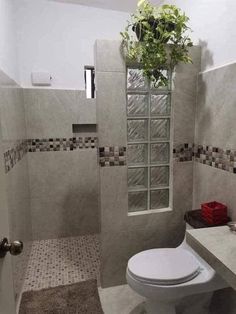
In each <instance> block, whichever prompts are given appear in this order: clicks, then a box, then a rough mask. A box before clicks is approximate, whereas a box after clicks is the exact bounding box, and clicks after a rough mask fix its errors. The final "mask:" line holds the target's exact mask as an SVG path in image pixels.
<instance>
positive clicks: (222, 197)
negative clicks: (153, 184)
mask: <svg viewBox="0 0 236 314" xmlns="http://www.w3.org/2000/svg"><path fill="white" fill-rule="evenodd" d="M235 73H236V63H234V64H230V65H227V66H224V67H221V68H218V69H215V70H212V71H208V72H205V73H203V74H200V75H199V82H198V84H199V85H198V95H197V99H198V101H197V110H196V122H195V124H196V130H195V143H196V153H197V155H196V157H195V160H196V162H195V163H194V185H193V207H194V208H199V206H200V204H201V203H203V202H208V201H212V200H216V201H219V202H222V203H224V204H226V205H227V206H228V208H229V215H230V217H231V218H232V220H235V219H236V193H235V186H236V175H235V156H236V154H235V150H236V132H235V121H236V108H235V103H236V92H235V84H236V76H235ZM219 245H220V244H219ZM235 300H236V293H235V291H234V290H233V289H232V288H228V289H223V290H219V291H217V292H215V293H214V297H213V301H212V307H213V308H214V311H213V312H214V313H223V312H225V313H226V312H227V313H234V312H235ZM213 312H212V313H213Z"/></svg>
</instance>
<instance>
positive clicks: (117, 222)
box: [95, 40, 200, 287]
mask: <svg viewBox="0 0 236 314" xmlns="http://www.w3.org/2000/svg"><path fill="white" fill-rule="evenodd" d="M191 54H192V56H193V61H194V63H193V65H186V66H185V65H182V66H180V67H178V68H177V69H176V75H175V79H174V92H173V95H172V106H173V119H174V130H173V138H174V148H176V152H175V153H176V156H175V157H176V158H179V161H180V158H186V160H185V162H178V163H174V165H173V196H172V199H173V211H166V212H162V213H149V214H144V215H132V216H128V215H127V213H128V187H127V167H126V166H124V165H123V164H122V165H120V166H116V167H110V164H109V167H103V166H104V162H105V165H106V162H107V165H108V163H110V159H109V156H110V148H113V147H127V130H126V129H127V128H126V95H125V90H126V74H125V72H126V69H125V64H124V62H123V59H122V56H121V55H120V42H119V41H103V40H99V41H97V43H96V47H95V63H96V70H97V72H96V80H97V82H96V84H97V122H98V137H99V143H100V144H99V145H100V146H101V147H103V148H104V151H102V154H103V155H104V156H103V155H102V156H101V152H100V158H103V159H102V162H103V163H102V164H101V167H100V168H99V171H100V180H99V181H100V187H99V190H100V208H101V242H102V257H101V259H102V260H101V264H102V265H101V281H102V286H103V287H106V286H112V285H117V284H121V283H124V282H125V269H126V265H127V260H128V258H129V257H130V256H132V255H133V254H135V253H137V252H138V251H141V250H144V249H148V248H153V247H163V246H165V247H167V246H175V245H177V244H179V243H180V242H181V240H182V239H183V236H184V224H183V214H184V212H185V211H186V210H188V209H191V208H192V182H193V163H192V162H191V158H190V155H191V152H192V148H190V147H189V146H188V147H185V146H184V145H183V143H189V144H190V143H193V142H194V112H195V101H196V82H197V74H198V72H199V68H200V49H199V48H198V47H194V48H193V49H192V50H191ZM109 56H111V57H109ZM189 122H190V123H189ZM180 144H181V145H180ZM179 145H180V146H179ZM190 146H191V145H190ZM182 148H183V149H184V151H182ZM105 149H106V153H105ZM117 152H118V150H117ZM106 154H107V156H106ZM112 154H113V150H112ZM177 154H178V155H177ZM108 155H109V156H108ZM186 156H187V157H186ZM111 157H112V158H113V155H112V156H111ZM122 157H123V156H122ZM106 158H107V160H106ZM189 159H190V161H188V160H189ZM100 161H101V159H100ZM181 161H182V160H181Z"/></svg>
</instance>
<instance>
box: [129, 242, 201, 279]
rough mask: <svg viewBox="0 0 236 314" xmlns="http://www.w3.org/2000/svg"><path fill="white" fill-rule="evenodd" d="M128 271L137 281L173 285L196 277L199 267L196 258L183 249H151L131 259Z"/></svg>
mask: <svg viewBox="0 0 236 314" xmlns="http://www.w3.org/2000/svg"><path fill="white" fill-rule="evenodd" d="M128 271H129V272H130V274H131V275H132V276H133V277H134V278H136V279H137V280H139V281H143V282H146V283H152V284H159V285H175V284H180V283H183V282H186V281H189V280H192V279H193V278H194V277H196V276H197V275H198V274H199V272H200V265H199V263H198V260H197V259H196V257H195V256H194V255H193V254H192V253H191V252H189V251H187V250H185V249H181V248H176V249H166V248H165V249H152V250H147V251H143V252H140V253H138V254H136V255H134V256H133V257H131V258H130V260H129V262H128Z"/></svg>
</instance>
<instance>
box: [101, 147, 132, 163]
mask: <svg viewBox="0 0 236 314" xmlns="http://www.w3.org/2000/svg"><path fill="white" fill-rule="evenodd" d="M99 164H100V166H101V167H107V166H125V165H126V147H125V146H111V147H99Z"/></svg>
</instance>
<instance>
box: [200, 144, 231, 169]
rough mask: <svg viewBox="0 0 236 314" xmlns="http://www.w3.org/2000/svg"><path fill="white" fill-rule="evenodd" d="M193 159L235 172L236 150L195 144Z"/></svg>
mask: <svg viewBox="0 0 236 314" xmlns="http://www.w3.org/2000/svg"><path fill="white" fill-rule="evenodd" d="M195 161H196V162H200V163H202V164H205V165H208V166H211V167H214V168H218V169H222V170H225V171H229V172H231V173H236V150H230V149H222V148H219V147H213V146H209V145H196V146H195Z"/></svg>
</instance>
